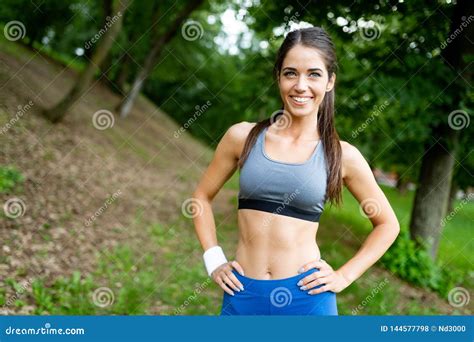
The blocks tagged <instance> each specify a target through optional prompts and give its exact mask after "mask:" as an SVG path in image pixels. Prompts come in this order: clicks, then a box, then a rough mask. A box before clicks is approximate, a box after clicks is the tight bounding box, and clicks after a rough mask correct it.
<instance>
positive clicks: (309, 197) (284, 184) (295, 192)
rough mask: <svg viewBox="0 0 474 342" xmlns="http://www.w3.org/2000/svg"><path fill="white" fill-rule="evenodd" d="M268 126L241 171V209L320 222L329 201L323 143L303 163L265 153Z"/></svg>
mask: <svg viewBox="0 0 474 342" xmlns="http://www.w3.org/2000/svg"><path fill="white" fill-rule="evenodd" d="M267 128H268V127H265V128H264V129H263V130H262V131H261V132H260V134H259V135H258V137H257V140H256V143H255V144H254V146H252V148H251V150H250V153H249V155H248V158H247V160H246V161H245V163H244V165H243V166H242V168H241V169H240V175H239V185H240V190H239V194H238V200H239V207H238V209H254V210H261V211H266V212H271V213H274V214H279V215H285V216H291V217H296V218H299V219H302V220H307V221H312V222H319V217H320V216H321V214H322V212H323V210H324V203H325V201H326V182H327V174H328V172H327V164H326V158H325V156H324V149H323V146H322V141H319V143H318V145H317V146H316V148H315V149H314V151H313V153H312V155H311V157H310V158H309V159H308V160H307V161H305V162H303V163H287V162H281V161H277V160H273V159H271V158H270V157H268V155H267V154H266V153H265V133H266V131H267Z"/></svg>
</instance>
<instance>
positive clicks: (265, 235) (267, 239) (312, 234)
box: [235, 209, 321, 280]
mask: <svg viewBox="0 0 474 342" xmlns="http://www.w3.org/2000/svg"><path fill="white" fill-rule="evenodd" d="M237 216H238V223H239V242H238V245H237V252H236V259H235V260H236V261H237V262H238V263H239V264H240V265H241V266H242V268H243V269H244V272H245V276H247V277H250V278H254V279H264V280H270V279H282V278H288V277H293V276H295V275H297V274H298V270H299V269H300V268H301V267H302V266H303V265H305V264H306V263H308V262H310V261H313V260H319V258H320V255H321V254H320V251H319V247H318V245H317V243H316V233H317V230H318V226H319V223H318V222H309V221H305V220H301V219H297V218H293V217H289V216H284V215H278V214H273V213H269V212H264V211H258V210H252V209H239V210H238V214H237Z"/></svg>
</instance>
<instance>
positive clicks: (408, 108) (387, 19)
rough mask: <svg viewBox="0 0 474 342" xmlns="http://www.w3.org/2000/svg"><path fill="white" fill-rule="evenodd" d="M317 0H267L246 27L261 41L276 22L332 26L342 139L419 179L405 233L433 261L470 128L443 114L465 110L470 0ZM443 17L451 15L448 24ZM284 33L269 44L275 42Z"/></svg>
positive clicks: (404, 175)
mask: <svg viewBox="0 0 474 342" xmlns="http://www.w3.org/2000/svg"><path fill="white" fill-rule="evenodd" d="M313 3H315V4H314V6H312V5H311V3H310V4H306V3H305V4H301V3H300V2H299V1H289V2H287V3H285V4H282V3H280V2H266V3H264V4H262V6H260V8H258V9H257V8H255V9H254V11H252V13H251V14H253V15H254V16H256V20H255V22H254V24H253V26H252V27H253V28H255V29H256V30H257V32H258V33H259V34H260V35H261V37H271V36H274V35H275V33H274V32H275V31H273V30H274V29H275V27H278V26H280V25H281V24H282V23H285V22H289V21H293V22H295V21H296V22H298V21H302V20H304V21H307V22H309V23H312V24H314V25H318V26H323V27H325V28H326V29H327V30H329V33H330V34H331V36H332V37H333V40H334V41H335V44H336V48H337V49H338V56H339V59H340V66H341V73H340V74H339V75H338V85H337V87H338V98H336V113H337V114H336V122H337V125H338V129H339V130H340V135H341V138H342V139H343V140H347V141H349V142H351V143H355V144H356V145H357V146H358V147H359V148H361V150H362V152H363V153H364V155H366V156H367V157H368V159H369V160H370V161H371V162H372V163H374V164H375V165H377V166H379V167H382V168H384V169H393V168H395V169H396V170H397V171H398V172H399V173H401V175H402V178H404V181H408V180H414V179H416V178H418V179H419V184H418V187H417V190H416V195H415V197H416V199H415V205H414V207H413V212H412V220H411V224H410V227H411V235H412V237H413V238H415V237H418V238H420V239H421V240H422V241H425V242H428V243H429V245H430V252H431V255H432V257H433V258H434V257H435V255H436V249H437V243H438V240H439V237H440V222H441V218H442V217H443V215H444V213H445V210H446V206H447V201H448V197H449V184H450V182H451V178H452V174H453V171H452V170H453V166H454V163H455V162H454V156H455V153H456V148H457V145H459V143H458V140H459V139H460V136H461V135H462V134H466V133H465V132H464V131H462V132H459V131H457V130H453V129H452V128H451V127H449V125H448V124H447V120H448V114H449V113H450V112H452V111H454V110H456V109H463V110H464V112H465V113H468V107H469V105H468V102H469V96H468V94H467V91H466V89H468V88H470V87H471V85H470V84H469V80H472V74H469V75H468V74H467V70H468V69H469V68H468V66H469V65H470V63H472V44H469V41H468V40H467V37H468V35H469V36H471V37H472V36H473V35H472V30H473V27H474V25H472V23H470V22H468V23H464V24H467V25H464V27H463V28H464V30H460V29H459V28H460V27H461V26H460V24H461V21H462V20H466V19H467V18H472V15H471V14H472V13H473V10H472V1H471V2H470V4H468V1H458V4H457V5H453V4H451V3H444V2H443V3H426V2H422V1H410V2H399V3H395V2H393V1H388V0H383V1H379V2H377V3H376V4H373V5H369V6H366V5H365V3H364V2H363V1H360V0H355V1H345V0H341V1H338V2H337V4H334V3H333V2H329V1H324V0H321V1H317V2H316V1H314V2H313ZM262 7H263V8H262ZM419 8H423V10H421V11H420V10H419ZM470 15H471V16H470ZM447 16H448V17H449V16H451V17H452V18H453V19H454V20H453V22H454V23H453V25H452V26H451V27H450V26H449V21H447V20H446V17H447ZM463 16H464V17H463ZM285 17H286V19H285ZM288 18H290V19H288ZM291 18H295V19H291ZM463 18H464V19H463ZM268 19H270V20H268ZM368 24H370V26H369V25H368ZM456 25H457V26H456ZM465 26H468V28H467V29H466V28H465ZM459 31H462V32H461V34H459V35H457V36H456V38H455V39H454V44H450V45H448V47H447V48H446V49H445V50H444V51H442V50H443V48H444V46H443V41H446V38H447V37H449V36H450V34H452V33H456V34H457V33H459ZM280 39H281V38H280V37H277V39H273V41H272V43H276V44H275V45H278V44H279V42H280ZM471 41H472V40H471ZM461 46H462V47H461ZM469 58H470V62H469ZM460 72H463V77H462V78H461V77H458V73H460ZM466 80H467V83H463V82H466ZM380 99H382V100H383V99H387V100H389V103H390V104H389V106H387V108H386V109H385V110H384V111H383V112H382V113H381V114H380V115H379V116H377V117H376V119H375V120H373V122H372V123H370V124H368V125H366V126H367V127H366V128H365V127H364V130H363V132H362V133H361V134H359V135H357V136H356V137H354V136H351V130H353V129H354V128H357V127H360V126H362V125H363V124H364V123H365V122H367V119H368V118H371V117H370V116H371V115H369V114H371V111H372V110H371V107H372V105H374V106H375V105H378V104H379V102H380ZM471 100H472V99H471ZM470 103H472V101H471V102H470ZM467 115H468V114H467ZM466 120H469V117H467V118H466ZM387 141H388V143H387ZM374 142H378V143H374ZM420 161H421V162H420ZM471 183H472V179H471Z"/></svg>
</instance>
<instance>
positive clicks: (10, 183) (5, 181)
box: [0, 166, 25, 193]
mask: <svg viewBox="0 0 474 342" xmlns="http://www.w3.org/2000/svg"><path fill="white" fill-rule="evenodd" d="M24 180H25V178H24V177H23V175H22V174H21V173H20V171H19V170H17V169H16V168H15V167H14V166H0V193H5V192H9V191H13V189H15V187H16V186H17V185H19V184H21V183H23V182H24Z"/></svg>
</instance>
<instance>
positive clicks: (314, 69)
mask: <svg viewBox="0 0 474 342" xmlns="http://www.w3.org/2000/svg"><path fill="white" fill-rule="evenodd" d="M283 70H292V71H296V68H293V67H285V68H283ZM308 71H321V72H322V71H323V70H322V69H321V68H310V69H308Z"/></svg>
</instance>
